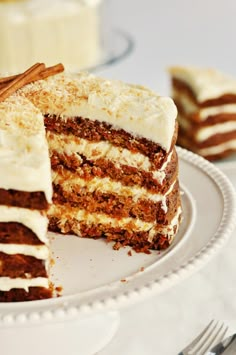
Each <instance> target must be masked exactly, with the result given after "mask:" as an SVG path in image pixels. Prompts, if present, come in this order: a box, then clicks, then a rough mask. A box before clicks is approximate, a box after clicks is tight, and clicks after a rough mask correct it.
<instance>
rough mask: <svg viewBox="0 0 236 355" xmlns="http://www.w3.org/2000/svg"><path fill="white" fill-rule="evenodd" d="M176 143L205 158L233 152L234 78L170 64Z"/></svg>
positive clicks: (235, 120) (235, 140) (235, 125)
mask: <svg viewBox="0 0 236 355" xmlns="http://www.w3.org/2000/svg"><path fill="white" fill-rule="evenodd" d="M169 72H170V75H171V78H172V96H173V99H174V101H175V103H176V105H177V107H178V122H179V136H178V144H179V145H181V146H183V147H185V148H187V149H190V150H192V151H194V152H196V153H198V154H199V155H202V156H203V157H205V158H206V159H208V160H217V159H221V158H224V157H226V156H228V155H230V154H231V153H233V152H235V151H236V80H235V79H234V78H231V77H229V76H227V75H225V74H223V73H221V72H219V71H217V70H214V69H204V68H195V67H179V66H176V67H172V68H170V69H169Z"/></svg>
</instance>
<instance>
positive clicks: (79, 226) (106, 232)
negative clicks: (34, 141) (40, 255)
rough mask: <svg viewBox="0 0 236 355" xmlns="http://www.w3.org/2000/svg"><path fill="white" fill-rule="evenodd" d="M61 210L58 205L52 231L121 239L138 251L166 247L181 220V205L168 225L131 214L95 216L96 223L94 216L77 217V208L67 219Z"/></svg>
mask: <svg viewBox="0 0 236 355" xmlns="http://www.w3.org/2000/svg"><path fill="white" fill-rule="evenodd" d="M62 211H63V208H57V213H55V211H54V213H53V215H54V216H53V217H52V218H50V222H49V228H50V229H51V230H52V231H55V232H63V233H72V234H76V235H79V236H81V237H84V238H95V239H96V238H101V237H106V239H107V241H115V242H119V243H120V245H130V246H132V247H133V248H134V249H135V250H137V251H147V250H148V249H156V250H160V249H165V248H167V247H168V246H169V245H170V243H171V241H172V238H173V237H174V235H175V234H176V232H177V230H178V226H179V223H180V220H181V208H180V206H179V207H178V208H177V209H176V210H175V214H174V217H173V219H172V220H171V221H170V223H169V225H166V226H161V225H159V226H155V224H152V223H143V222H142V223H141V222H139V223H138V222H137V221H136V222H135V220H134V221H132V219H131V218H126V219H125V220H124V219H123V220H112V219H109V218H108V217H105V218H104V216H97V218H96V220H95V218H94V222H96V224H95V223H93V221H92V218H91V220H90V221H89V219H85V221H83V220H82V218H78V217H79V216H78V213H76V212H74V211H73V212H74V213H73V212H72V213H70V214H67V219H64V218H63V213H61V212H62ZM77 212H78V211H77ZM56 215H58V216H56ZM90 216H91V215H90ZM81 217H83V216H81ZM80 219H81V221H80ZM88 222H90V223H88ZM109 222H110V223H109ZM155 227H156V229H155Z"/></svg>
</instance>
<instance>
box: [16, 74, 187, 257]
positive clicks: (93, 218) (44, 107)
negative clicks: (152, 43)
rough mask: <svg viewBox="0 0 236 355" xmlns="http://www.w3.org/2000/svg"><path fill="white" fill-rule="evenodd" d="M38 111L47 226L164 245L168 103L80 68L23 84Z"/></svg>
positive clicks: (169, 208)
mask: <svg viewBox="0 0 236 355" xmlns="http://www.w3.org/2000/svg"><path fill="white" fill-rule="evenodd" d="M21 95H24V96H25V97H27V98H28V99H29V100H30V101H31V102H32V103H33V104H34V105H35V106H37V107H38V108H39V110H40V111H41V112H42V114H43V115H44V122H45V127H46V131H47V140H48V145H49V150H50V157H51V166H52V182H53V205H52V206H51V207H50V209H49V212H48V217H49V228H50V230H51V231H55V232H61V233H64V234H70V233H73V234H76V235H78V236H80V237H91V238H100V237H104V238H106V239H107V240H108V241H114V242H115V245H114V248H115V249H118V248H119V247H120V246H121V245H130V246H132V247H133V248H134V249H135V250H137V251H148V249H159V250H160V249H164V248H167V247H168V246H169V245H170V243H171V241H172V239H173V237H174V235H175V234H176V232H177V230H178V226H179V222H180V219H181V204H180V194H179V183H178V158H177V154H176V150H175V142H176V136H177V127H176V115H177V111H176V107H175V105H174V103H173V101H172V100H171V99H170V98H165V97H160V96H158V95H156V94H155V93H153V92H151V91H150V90H148V89H145V88H143V87H139V86H132V85H128V84H125V83H121V82H119V81H109V80H105V79H101V78H98V77H95V76H93V75H90V74H87V73H81V74H79V75H77V76H70V75H68V74H67V75H57V76H54V77H51V78H49V79H47V80H40V81H37V82H35V83H33V84H30V85H28V86H26V87H25V88H24V89H23V90H22V91H21Z"/></svg>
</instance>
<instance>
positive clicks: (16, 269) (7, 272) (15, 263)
mask: <svg viewBox="0 0 236 355" xmlns="http://www.w3.org/2000/svg"><path fill="white" fill-rule="evenodd" d="M0 277H10V278H13V279H14V278H22V279H27V280H28V279H31V278H36V277H44V278H45V277H47V271H46V269H45V262H44V261H42V260H39V259H36V258H34V257H32V256H28V255H22V254H14V255H9V254H5V253H2V252H0ZM0 283H1V281H0Z"/></svg>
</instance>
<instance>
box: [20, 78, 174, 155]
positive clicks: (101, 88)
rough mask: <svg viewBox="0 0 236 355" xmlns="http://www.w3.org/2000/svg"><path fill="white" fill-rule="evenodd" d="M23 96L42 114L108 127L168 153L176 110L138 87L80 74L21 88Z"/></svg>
mask: <svg viewBox="0 0 236 355" xmlns="http://www.w3.org/2000/svg"><path fill="white" fill-rule="evenodd" d="M20 92H21V95H24V96H26V97H27V98H28V99H29V100H31V101H32V103H34V104H35V105H36V106H37V107H38V108H39V109H40V110H41V112H42V113H43V114H49V115H57V116H60V117H61V118H62V119H63V118H64V119H65V120H66V118H70V117H75V116H77V117H78V116H81V117H83V118H89V119H91V120H98V121H100V122H106V123H108V124H111V125H112V126H114V127H115V128H117V129H125V130H126V131H127V132H129V133H131V134H133V135H136V136H140V137H145V138H147V139H149V140H151V141H153V142H155V143H157V144H159V145H160V146H161V147H162V148H163V149H164V150H166V151H169V149H170V147H171V142H172V137H173V134H174V130H175V120H176V116H177V109H176V106H175V104H174V102H173V100H172V99H171V98H169V97H161V96H158V95H157V94H156V93H154V92H153V91H151V90H148V89H146V88H143V87H141V86H135V85H129V84H125V83H123V82H120V81H110V80H106V79H102V78H99V77H95V76H94V75H92V74H88V73H85V72H81V73H80V74H78V75H69V74H67V75H65V74H60V75H56V76H54V77H50V78H48V79H47V80H39V81H37V82H35V83H32V84H29V85H27V86H25V87H24V88H23V89H22V90H21V91H20Z"/></svg>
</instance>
